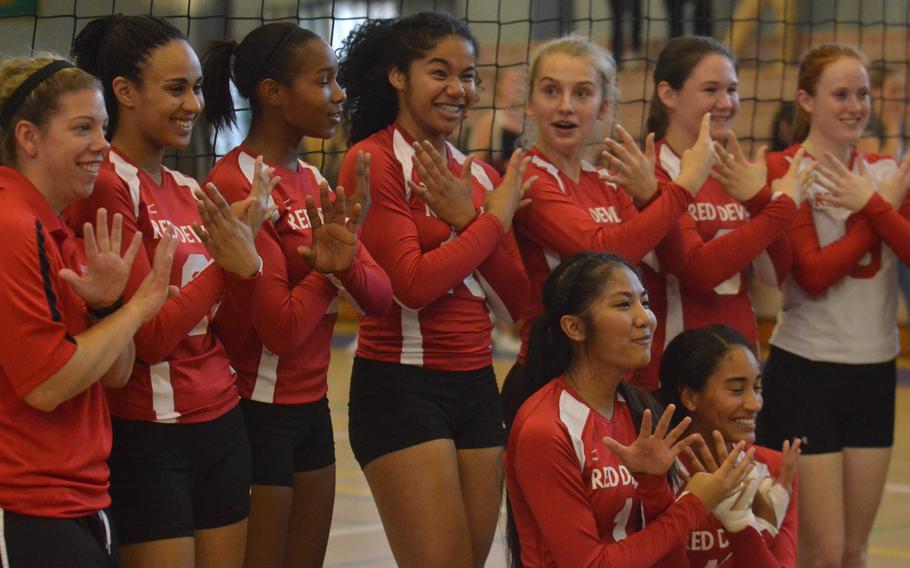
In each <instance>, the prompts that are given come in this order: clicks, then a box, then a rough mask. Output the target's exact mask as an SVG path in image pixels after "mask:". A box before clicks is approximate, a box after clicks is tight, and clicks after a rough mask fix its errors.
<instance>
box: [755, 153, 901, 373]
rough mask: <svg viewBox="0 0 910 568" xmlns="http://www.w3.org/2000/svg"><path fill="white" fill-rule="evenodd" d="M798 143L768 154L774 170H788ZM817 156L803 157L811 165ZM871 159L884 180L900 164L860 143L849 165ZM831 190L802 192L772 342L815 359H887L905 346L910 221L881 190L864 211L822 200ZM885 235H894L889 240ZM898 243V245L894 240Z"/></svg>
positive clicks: (872, 169) (868, 163) (871, 165)
mask: <svg viewBox="0 0 910 568" xmlns="http://www.w3.org/2000/svg"><path fill="white" fill-rule="evenodd" d="M798 149H799V145H794V146H792V147H790V148H788V149H787V150H784V151H783V152H775V153H771V154H769V155H768V176H769V177H770V178H777V177H781V176H783V175H784V173H786V170H787V168H788V167H789V162H790V160H792V159H793V156H794V155H795V154H796V151H797V150H798ZM811 160H812V158H811V157H810V156H808V155H807V156H806V157H805V158H804V159H803V165H802V166H801V167H805V166H806V165H808V164H809V163H810V161H811ZM859 160H863V161H865V164H866V169H867V170H868V171H869V173H870V174H871V176H872V178H873V180H874V181H875V182H876V184H877V183H878V182H881V181H882V180H884V179H886V178H888V177H890V176H891V175H892V174H893V173H894V172H895V169H896V168H897V164H896V162H895V161H894V160H893V159H892V158H890V157H885V156H879V155H877V154H867V153H864V152H859V151H857V150H854V151H853V155H852V157H851V159H850V164H849V167H850V168H851V169H852V170H853V171H854V172H858V171H859V165H858V164H859ZM825 191H826V190H825V189H823V188H822V187H821V186H819V185H817V184H815V185H813V186H812V187H811V188H810V189H809V190H808V195H806V196H805V197H804V199H803V202H802V205H801V206H800V210H799V214H798V216H797V219H796V221H795V222H794V223H793V226H792V227H791V228H790V230H789V231H788V236H789V238H790V242H791V244H792V247H793V254H794V263H793V271H792V273H791V274H790V277H789V278H788V279H787V280H786V282H785V283H784V286H783V305H782V307H781V310H780V312H779V313H778V317H777V325H776V326H775V328H774V333H773V334H772V335H771V343H772V344H773V345H775V346H777V347H779V348H781V349H784V350H786V351H789V352H791V353H794V354H796V355H799V356H800V357H804V358H806V359H811V360H814V361H826V362H830V363H847V364H864V363H881V362H884V361H890V360H891V359H894V358H895V357H896V356H897V354H898V351H899V337H898V330H897V280H896V278H897V277H896V275H895V255H894V252H893V251H892V248H891V246H893V247H894V250H897V251H899V252H900V254H901V255H902V256H903V257H904V258H905V259H910V250H908V249H910V224H908V222H907V221H906V218H905V216H907V215H908V214H910V206H908V204H907V203H906V202H905V204H904V206H903V207H902V208H901V214H899V213H898V212H897V211H895V210H894V209H893V208H892V207H891V206H890V205H888V203H886V202H885V201H884V199H882V198H881V196H879V195H878V194H876V195H873V197H872V199H870V200H869V203H868V204H866V206H865V207H864V208H863V209H862V210H861V211H860V212H859V213H857V214H852V213H851V212H850V211H849V210H847V209H844V208H841V207H831V206H827V205H823V204H820V203H818V201H817V200H816V199H815V196H816V195H818V194H820V193H824V192H825ZM879 237H887V238H886V239H885V241H886V242H885V243H882V242H881V240H880V238H879ZM889 245H891V246H889Z"/></svg>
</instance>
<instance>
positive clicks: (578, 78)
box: [503, 36, 714, 425]
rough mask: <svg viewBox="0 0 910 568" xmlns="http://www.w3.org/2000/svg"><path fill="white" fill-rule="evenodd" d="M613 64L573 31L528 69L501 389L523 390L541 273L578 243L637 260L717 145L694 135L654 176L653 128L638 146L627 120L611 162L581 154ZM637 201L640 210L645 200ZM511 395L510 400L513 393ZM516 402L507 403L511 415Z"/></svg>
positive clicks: (680, 209) (606, 101)
mask: <svg viewBox="0 0 910 568" xmlns="http://www.w3.org/2000/svg"><path fill="white" fill-rule="evenodd" d="M616 99H617V89H616V65H615V63H614V61H613V58H612V57H611V56H610V54H609V53H607V52H606V51H605V50H604V49H603V48H601V47H600V46H598V45H596V44H594V43H592V42H590V41H589V40H587V39H584V38H581V37H576V36H569V37H564V38H559V39H555V40H552V41H549V42H547V43H545V44H543V45H542V46H540V48H539V49H538V50H537V51H535V52H534V55H533V57H532V59H531V64H530V72H529V76H528V102H527V105H526V112H527V115H528V125H527V130H528V132H529V133H532V134H530V135H529V134H526V135H525V138H526V139H529V140H528V141H529V142H530V143H531V144H532V147H531V148H530V151H529V152H528V154H529V155H530V156H531V163H530V165H529V166H528V171H527V172H526V174H525V175H526V177H528V178H531V177H536V178H537V181H536V182H535V183H534V184H533V185H532V186H531V188H530V189H529V190H528V195H527V197H528V198H529V199H530V200H531V202H530V203H529V204H528V206H527V207H523V208H522V209H521V210H519V211H518V213H516V215H515V237H516V240H517V242H518V246H519V249H520V250H521V254H522V259H523V260H524V263H525V268H526V269H527V271H528V278H529V280H530V281H531V295H530V299H531V301H530V302H529V304H530V306H529V310H530V311H529V314H528V316H527V317H526V318H525V321H524V322H523V327H522V349H521V352H520V353H519V356H518V360H517V362H516V364H515V366H514V367H513V368H512V370H511V371H509V375H508V376H507V377H506V380H505V383H504V384H503V393H509V392H510V391H511V390H512V389H523V388H524V387H523V386H522V385H521V383H522V382H523V374H524V370H525V367H524V363H525V358H526V354H527V346H528V334H529V332H530V327H531V320H532V319H533V317H534V316H535V315H537V314H538V313H540V310H541V305H540V295H541V288H542V287H543V283H544V280H546V278H547V275H549V273H550V271H551V270H552V269H553V267H554V266H556V264H558V262H559V261H560V260H561V259H563V258H568V257H569V256H571V255H572V254H575V253H578V252H582V251H597V252H611V253H615V254H618V255H621V256H622V257H623V258H626V259H627V260H629V261H631V262H633V263H635V264H638V263H640V262H641V261H642V260H643V259H644V258H645V257H646V256H648V255H649V254H650V256H652V257H653V256H654V255H653V254H652V253H651V251H652V250H653V249H654V248H655V247H656V246H657V244H658V243H659V242H660V241H661V240H662V239H663V238H664V237H665V236H666V235H667V233H668V232H669V231H670V230H671V229H672V228H673V227H675V226H676V224H677V223H678V222H679V218H680V216H681V215H683V214H685V213H686V211H687V207H688V206H689V204H690V203H692V201H693V198H694V197H693V196H694V195H695V193H697V192H698V190H699V189H700V188H701V186H702V185H703V184H704V182H705V179H706V178H707V176H708V172H709V171H710V169H711V165H712V162H713V158H714V152H713V151H712V150H711V149H710V147H709V146H708V145H707V144H697V145H696V146H695V147H694V149H693V151H690V152H688V153H687V154H686V159H685V162H684V166H683V168H682V169H683V170H684V171H683V172H682V173H681V175H680V176H679V177H678V178H677V180H676V181H675V182H669V181H662V182H660V183H658V181H657V179H656V177H655V175H654V137H653V136H649V137H648V138H647V141H646V142H645V151H644V152H642V151H641V150H640V149H639V148H638V146H637V145H636V144H635V142H634V140H632V137H631V136H630V135H629V133H628V132H626V131H625V130H624V129H623V128H622V127H621V126H618V125H617V127H616V133H617V139H618V140H619V141H620V142H615V141H613V140H612V139H609V138H607V139H605V140H604V142H605V143H607V144H608V148H609V150H608V151H607V152H605V153H604V156H605V157H606V158H607V163H608V165H609V169H610V170H611V171H607V170H602V169H597V168H595V167H593V166H592V165H591V164H589V163H587V162H586V161H585V160H584V159H583V156H584V152H585V149H586V147H587V146H588V144H589V143H590V142H591V139H592V137H593V136H592V135H593V133H594V132H595V128H596V124H597V123H598V122H599V121H601V120H606V121H607V122H609V119H610V116H611V115H612V114H614V113H615V111H616ZM639 208H640V209H639ZM509 398H511V397H506V398H505V399H504V400H505V402H508V400H509ZM517 410H518V408H517V407H510V406H507V407H505V408H504V411H505V415H506V424H507V425H508V424H510V423H511V421H512V419H513V418H514V417H515V412H516V411H517Z"/></svg>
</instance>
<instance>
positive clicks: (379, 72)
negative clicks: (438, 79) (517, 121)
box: [338, 12, 477, 144]
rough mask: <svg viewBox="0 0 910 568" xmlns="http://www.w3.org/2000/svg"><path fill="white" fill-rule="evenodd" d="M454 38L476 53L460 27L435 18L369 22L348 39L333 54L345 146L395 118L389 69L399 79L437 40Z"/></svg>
mask: <svg viewBox="0 0 910 568" xmlns="http://www.w3.org/2000/svg"><path fill="white" fill-rule="evenodd" d="M449 36H458V37H461V38H464V39H465V40H466V41H468V42H469V43H470V44H471V46H472V47H473V48H474V52H475V53H477V40H476V39H474V34H472V33H471V30H470V29H468V26H467V24H465V23H464V22H463V21H461V20H459V19H456V18H453V17H451V16H447V15H445V14H439V13H436V12H421V13H419V14H414V15H413V16H408V17H406V18H401V19H391V20H370V21H367V22H364V23H363V24H362V25H360V26H359V27H357V28H356V29H355V30H354V31H353V32H351V35H349V36H348V37H347V38H346V39H345V40H344V44H343V45H342V47H341V49H340V50H339V52H338V83H339V84H341V86H342V87H344V88H345V91H346V93H347V96H348V101H347V104H346V105H345V108H344V118H345V121H344V122H345V132H346V134H347V137H348V142H349V143H350V144H355V143H357V142H359V141H360V140H363V139H364V138H366V137H368V136H370V135H371V134H373V133H374V132H377V131H379V130H382V129H383V128H385V127H386V126H388V125H389V124H391V123H392V122H394V121H395V117H396V116H397V115H398V95H397V93H396V92H395V89H394V88H393V87H392V85H391V83H389V79H388V73H389V70H390V69H393V68H397V69H399V70H401V71H403V72H405V73H407V71H408V69H409V68H410V66H411V62H412V61H414V60H416V59H420V58H421V57H423V56H424V54H426V53H427V52H428V51H430V50H431V49H433V47H434V46H435V45H436V44H437V43H438V42H439V41H440V40H441V39H443V38H446V37H449Z"/></svg>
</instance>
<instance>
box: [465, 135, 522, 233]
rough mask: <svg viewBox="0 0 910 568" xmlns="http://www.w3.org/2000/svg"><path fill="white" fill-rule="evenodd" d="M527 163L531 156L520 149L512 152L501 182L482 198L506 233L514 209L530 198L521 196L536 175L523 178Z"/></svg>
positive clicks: (510, 226) (510, 223)
mask: <svg viewBox="0 0 910 568" xmlns="http://www.w3.org/2000/svg"><path fill="white" fill-rule="evenodd" d="M465 163H467V161H465ZM529 163H531V157H530V156H525V155H524V152H523V151H522V150H521V149H518V150H515V151H514V152H512V157H511V158H509V166H508V168H506V175H504V176H503V177H502V182H501V183H500V184H499V185H498V186H497V187H496V188H495V189H494V190H493V191H488V192H487V195H486V197H485V198H484V204H485V205H484V207H485V208H486V210H487V211H489V212H490V213H491V214H493V215H495V216H496V217H497V218H498V219H499V222H500V223H502V229H503V230H504V231H505V232H507V233H508V232H509V229H511V228H512V217H513V216H514V215H515V211H517V210H518V209H520V208H522V207H524V206H525V205H527V204H528V203H530V200H526V199H522V198H523V197H524V194H525V193H526V192H527V191H528V189H530V188H531V186H532V185H534V182H535V181H537V176H531V177H529V178H528V179H524V177H525V171H526V170H527V169H528V164H529Z"/></svg>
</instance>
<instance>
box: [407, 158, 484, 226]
mask: <svg viewBox="0 0 910 568" xmlns="http://www.w3.org/2000/svg"><path fill="white" fill-rule="evenodd" d="M412 146H413V147H414V157H413V162H414V169H416V170H417V174H418V175H419V176H420V181H421V183H420V184H419V185H418V184H416V183H414V182H413V181H411V180H407V183H408V187H409V188H410V189H411V191H413V192H414V193H415V194H417V196H418V197H420V198H421V199H422V200H423V201H424V203H426V204H427V205H428V206H429V207H430V209H432V210H433V213H435V214H436V216H437V217H439V218H440V219H442V220H443V221H445V222H446V223H448V224H449V225H452V227H454V228H455V230H456V231H460V230H461V229H463V228H465V227H466V226H467V225H468V223H470V222H471V221H472V220H473V219H474V217H476V216H477V209H475V207H474V201H473V198H472V194H473V185H474V182H473V179H472V176H471V165H472V164H473V163H474V158H473V157H471V156H468V158H467V159H466V160H465V161H464V164H462V171H461V177H460V178H456V177H455V176H454V175H452V172H451V171H449V168H448V165H447V164H446V161H445V159H444V158H443V157H442V156H440V155H439V152H437V151H436V148H434V147H433V145H432V144H430V143H429V142H427V141H426V140H424V141H423V142H414V144H413V145H412Z"/></svg>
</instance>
